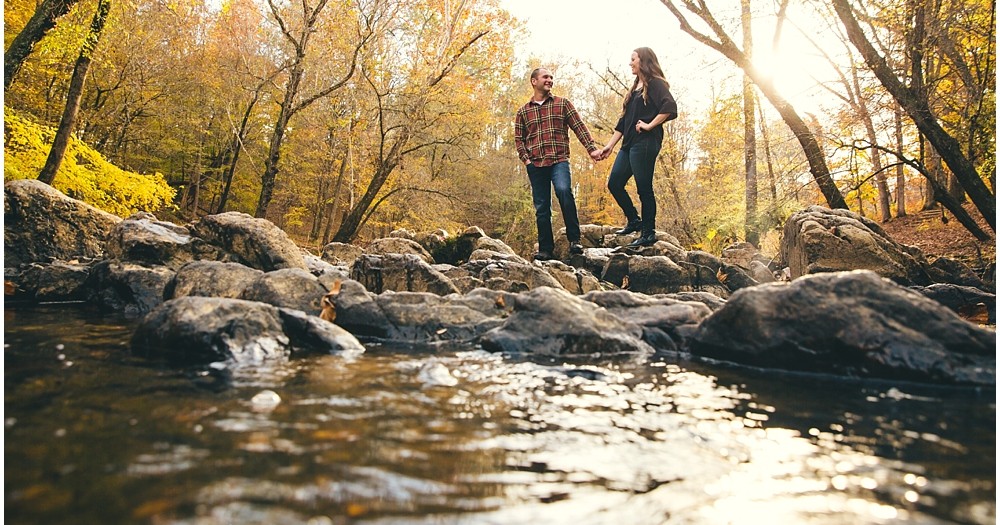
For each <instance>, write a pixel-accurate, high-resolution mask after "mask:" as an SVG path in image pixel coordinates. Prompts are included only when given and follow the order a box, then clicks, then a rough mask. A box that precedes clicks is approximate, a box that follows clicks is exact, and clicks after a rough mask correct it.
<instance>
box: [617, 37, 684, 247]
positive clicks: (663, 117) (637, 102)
mask: <svg viewBox="0 0 1000 525" xmlns="http://www.w3.org/2000/svg"><path fill="white" fill-rule="evenodd" d="M629 65H630V66H631V67H632V74H634V75H635V82H634V83H633V84H632V89H631V90H629V93H628V94H627V95H626V96H625V101H624V102H623V103H622V116H621V118H619V119H618V125H616V126H615V133H614V135H612V137H611V140H610V141H609V142H608V144H607V146H604V148H603V149H601V150H598V153H599V154H600V158H607V157H608V156H609V155H610V154H611V149H612V148H614V147H615V144H617V143H618V141H619V140H621V141H622V147H621V149H620V150H619V151H618V156H617V157H615V164H614V166H612V167H611V174H610V175H609V176H608V190H609V191H610V192H611V195H612V196H613V197H614V198H615V202H617V203H618V206H619V207H621V209H622V211H623V212H625V218H626V219H627V220H628V223H627V224H626V225H625V227H624V228H622V229H620V230H618V231H617V232H615V233H616V234H618V235H626V234H629V233H634V232H639V231H641V232H642V235H641V236H640V237H639V238H638V239H636V240H635V241H632V242H631V243H629V244H628V245H627V246H628V247H630V248H637V247H640V246H650V245H652V244H653V243H655V242H656V232H655V231H654V230H655V228H656V197H655V196H654V195H653V167H654V166H655V164H656V156H657V155H658V154H659V153H660V146H661V145H662V143H663V126H662V124H663V123H664V122H666V121H668V120H673V119H675V118H677V103H676V102H674V97H673V95H671V94H670V84H668V83H667V81H666V80H665V79H664V78H663V70H662V69H661V68H660V62H659V60H657V59H656V54H655V53H653V50H652V49H650V48H648V47H640V48H639V49H636V50H635V51H633V52H632V59H631V61H630V62H629ZM633 176H635V186H636V188H637V189H638V193H639V202H640V203H641V204H642V218H641V219H640V217H639V212H638V211H636V209H635V206H634V205H633V204H632V199H631V198H630V197H629V195H628V192H627V191H625V183H627V182H628V180H629V179H630V178H631V177H633Z"/></svg>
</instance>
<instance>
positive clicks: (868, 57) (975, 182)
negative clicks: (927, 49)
mask: <svg viewBox="0 0 1000 525" xmlns="http://www.w3.org/2000/svg"><path fill="white" fill-rule="evenodd" d="M832 2H833V6H834V9H835V10H836V12H837V15H838V16H839V18H840V20H841V22H842V23H843V24H844V27H845V29H846V31H847V35H848V37H849V38H850V39H851V43H853V44H854V47H855V48H857V49H858V52H860V53H861V55H862V56H863V57H864V59H865V62H866V63H867V64H868V67H869V68H871V70H872V71H873V72H874V73H875V75H876V76H877V77H878V79H879V81H880V82H881V83H882V85H883V86H884V87H885V88H886V90H888V91H889V93H890V94H891V95H892V96H893V98H894V99H895V100H896V101H897V102H898V103H899V105H900V106H902V108H903V109H904V110H905V111H906V113H907V115H909V117H910V118H911V119H913V122H914V123H915V124H916V126H917V127H918V128H919V129H920V131H921V133H923V134H924V135H925V136H926V137H927V139H928V141H930V143H931V144H933V146H934V148H935V149H936V150H937V152H938V153H939V154H940V155H941V157H942V159H943V160H944V162H945V163H946V164H947V165H948V167H949V168H950V169H951V171H952V173H954V175H955V177H957V178H958V181H959V183H960V184H961V185H962V188H963V189H965V191H966V193H968V195H969V198H970V199H971V200H972V202H973V204H974V205H975V206H976V208H977V209H978V210H979V212H980V214H982V216H983V218H984V219H985V220H986V223H987V224H988V225H989V226H990V228H991V229H993V230H994V231H996V199H995V196H994V195H993V193H992V192H990V190H989V189H988V188H987V187H986V184H985V183H984V182H983V179H982V178H981V177H980V176H979V174H978V173H977V172H976V170H975V167H974V166H973V164H972V162H970V160H969V158H968V157H967V156H966V155H965V153H964V152H963V151H962V148H961V145H960V144H959V143H958V141H957V140H955V138H954V137H953V136H951V135H950V134H948V132H946V131H945V130H944V129H943V128H942V127H941V125H940V124H939V122H938V118H937V117H936V115H935V114H934V112H933V111H932V110H931V108H930V106H929V105H928V101H927V98H926V96H921V90H920V89H919V86H912V85H911V86H907V85H905V84H904V83H903V82H902V81H901V80H900V79H899V78H898V77H897V76H896V74H895V72H893V70H892V69H891V68H890V67H889V65H888V63H887V61H886V59H885V58H884V57H883V56H882V55H881V54H879V52H878V51H877V50H876V49H875V47H874V46H873V45H872V44H871V42H870V41H869V40H868V37H867V36H866V35H865V34H864V31H863V30H862V29H861V26H860V24H859V23H858V21H857V20H856V19H855V18H854V14H853V12H852V10H851V7H850V5H849V4H848V1H847V0H832ZM917 62H919V60H918V61H917ZM914 78H922V75H914ZM943 192H946V189H945V188H944V187H943V186H942V185H940V183H938V182H935V194H936V196H937V197H938V198H941V197H942V193H943ZM949 200H953V199H949ZM942 204H945V206H946V207H948V209H949V211H951V212H952V213H953V214H955V215H956V217H958V214H959V213H961V212H959V211H958V208H960V206H955V204H954V203H953V204H951V205H949V204H946V203H945V202H942ZM953 208H955V209H953ZM963 224H965V222H963ZM966 226H967V227H968V225H966ZM983 240H985V239H983Z"/></svg>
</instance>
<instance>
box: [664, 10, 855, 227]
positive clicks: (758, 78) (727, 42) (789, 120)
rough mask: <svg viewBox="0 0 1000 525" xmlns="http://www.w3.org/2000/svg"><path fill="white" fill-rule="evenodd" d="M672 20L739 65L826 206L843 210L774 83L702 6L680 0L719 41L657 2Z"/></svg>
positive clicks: (807, 133) (814, 145)
mask: <svg viewBox="0 0 1000 525" xmlns="http://www.w3.org/2000/svg"><path fill="white" fill-rule="evenodd" d="M660 1H661V2H662V3H663V4H664V5H665V6H667V9H669V10H670V12H671V13H673V14H674V17H676V18H677V20H678V22H680V24H681V30H682V31H684V32H685V33H687V34H689V35H691V36H692V37H694V38H695V40H698V41H699V42H701V43H703V44H705V45H707V46H709V47H711V48H712V49H715V50H716V51H718V52H719V53H721V54H722V55H723V56H725V57H726V58H728V59H730V60H731V61H732V62H733V63H734V64H736V65H737V66H739V68H740V69H742V70H743V72H744V73H746V74H747V75H749V76H750V78H751V79H752V80H753V81H754V83H755V84H757V87H758V88H760V91H761V93H763V94H764V96H765V97H767V100H768V101H769V102H771V105H772V106H774V108H775V109H776V110H777V111H778V114H779V115H781V118H782V120H784V121H785V124H787V125H788V127H789V128H790V129H791V130H792V133H793V134H794V135H795V138H796V139H797V140H798V141H799V144H800V145H801V146H802V151H803V153H805V156H806V160H807V161H808V162H809V171H810V173H812V175H813V179H815V180H816V184H817V186H819V190H820V192H821V193H822V194H823V197H824V198H825V199H826V202H827V205H829V206H830V207H831V208H842V209H847V208H848V206H847V202H846V201H844V195H843V194H842V193H840V190H839V189H837V184H836V183H835V182H834V180H833V176H832V175H831V174H830V168H829V166H827V164H826V155H824V154H823V150H822V148H820V145H819V142H818V141H817V140H816V136H815V135H814V134H813V132H812V131H811V130H810V129H809V126H807V125H806V123H805V122H804V121H803V120H802V117H800V116H799V114H798V113H797V112H796V111H795V108H794V107H792V105H791V104H790V103H789V102H788V101H787V100H785V98H784V97H782V96H781V95H780V94H778V91H777V89H776V88H775V86H774V83H773V82H771V81H770V80H769V79H768V78H766V77H765V76H764V75H762V74H760V72H759V71H757V68H755V67H754V65H753V64H752V63H751V62H750V60H749V59H748V58H747V57H746V55H745V54H744V53H743V52H742V51H740V50H739V49H738V48H737V47H736V45H735V44H734V43H733V41H732V39H730V38H729V36H728V35H726V34H725V33H724V32H723V31H722V26H721V25H720V24H719V23H718V22H717V21H716V20H715V18H714V17H712V14H711V13H710V12H708V11H707V7H704V5H705V4H703V3H701V2H699V3H698V5H695V3H694V2H693V1H692V0H684V3H685V6H686V7H687V8H688V9H689V10H691V11H692V12H695V13H697V14H699V16H701V17H702V19H703V20H705V21H706V22H707V23H708V24H709V25H710V26H712V28H713V29H714V30H715V31H716V35H717V36H718V37H719V39H720V41H718V42H716V41H713V40H712V39H711V38H709V37H707V36H705V35H703V34H701V33H698V32H697V31H695V29H694V28H693V27H691V24H689V23H688V21H687V19H686V18H685V17H684V15H683V14H682V13H681V12H680V11H679V10H678V9H677V7H676V6H675V5H674V3H673V1H672V0H660Z"/></svg>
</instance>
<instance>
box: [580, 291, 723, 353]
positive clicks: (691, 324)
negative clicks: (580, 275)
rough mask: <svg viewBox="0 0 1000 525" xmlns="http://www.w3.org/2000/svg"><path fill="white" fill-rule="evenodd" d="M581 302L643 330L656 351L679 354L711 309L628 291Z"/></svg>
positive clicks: (589, 296) (594, 294) (587, 296)
mask: <svg viewBox="0 0 1000 525" xmlns="http://www.w3.org/2000/svg"><path fill="white" fill-rule="evenodd" d="M582 299H584V300H586V301H590V302H592V303H594V304H596V305H598V306H601V307H603V308H605V309H607V311H608V312H610V313H611V314H612V315H614V316H616V317H618V318H619V319H621V320H622V321H628V322H632V323H636V324H638V325H639V326H641V327H642V329H643V339H644V340H645V341H646V342H647V343H649V344H650V345H651V346H653V347H654V348H656V349H657V351H676V350H678V349H679V348H681V347H683V346H684V344H685V343H686V341H687V339H688V338H689V337H691V335H693V334H694V331H695V330H696V329H697V327H698V325H699V323H701V321H702V320H704V319H705V318H706V317H708V316H709V315H711V313H712V310H711V309H710V308H709V307H708V306H705V305H704V304H703V303H701V302H694V301H684V300H680V299H673V298H670V297H665V296H656V297H653V296H649V295H644V294H637V293H633V292H629V291H627V290H613V291H602V292H591V293H588V294H585V295H584V296H583V297H582Z"/></svg>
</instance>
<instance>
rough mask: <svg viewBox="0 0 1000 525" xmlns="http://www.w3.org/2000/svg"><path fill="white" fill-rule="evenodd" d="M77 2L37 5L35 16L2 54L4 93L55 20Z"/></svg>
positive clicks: (52, 1)
mask: <svg viewBox="0 0 1000 525" xmlns="http://www.w3.org/2000/svg"><path fill="white" fill-rule="evenodd" d="M78 1H79V0H43V1H42V3H41V4H39V5H38V8H37V9H35V14H34V15H32V17H31V19H29V20H28V24H27V25H26V26H24V29H22V30H21V32H19V33H18V34H17V36H16V37H14V40H13V41H12V42H11V43H10V46H8V47H7V50H6V51H4V53H3V89H4V91H7V88H9V87H10V85H11V83H12V82H13V81H14V76H15V75H17V72H18V71H20V70H21V64H23V63H24V61H25V60H27V58H28V56H29V55H30V54H31V51H32V50H33V49H34V48H35V44H37V43H38V41H39V40H41V39H42V38H44V37H45V34H46V33H48V32H49V30H51V29H52V28H53V27H55V25H56V19H58V18H59V17H61V16H63V15H65V14H66V13H68V12H69V9H70V8H71V7H73V5H74V4H76V3H77V2H78Z"/></svg>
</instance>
